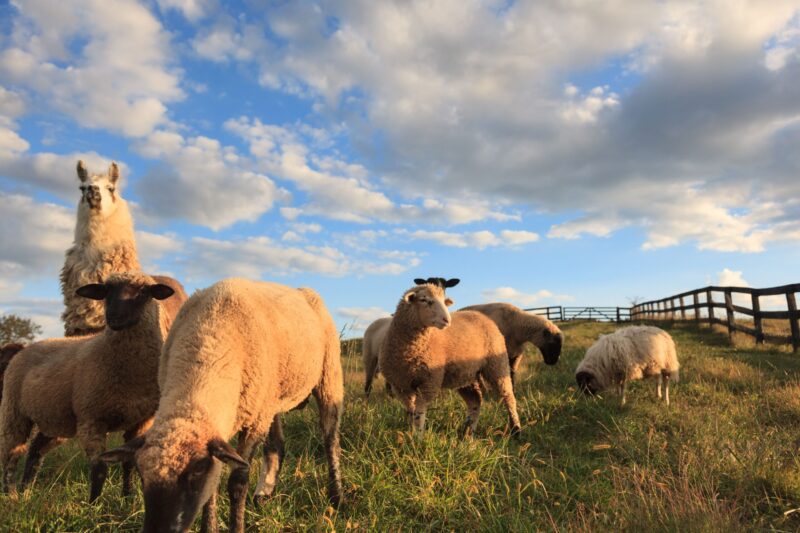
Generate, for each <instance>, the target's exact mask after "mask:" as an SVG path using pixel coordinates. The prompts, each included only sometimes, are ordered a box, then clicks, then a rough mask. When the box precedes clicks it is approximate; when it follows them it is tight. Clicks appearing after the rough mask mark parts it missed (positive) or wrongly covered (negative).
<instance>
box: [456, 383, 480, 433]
mask: <svg viewBox="0 0 800 533" xmlns="http://www.w3.org/2000/svg"><path fill="white" fill-rule="evenodd" d="M457 392H458V394H460V395H461V397H462V398H463V399H464V402H465V403H466V404H467V420H466V421H465V422H464V425H463V426H462V429H461V434H462V435H463V436H464V437H469V436H470V435H472V434H473V433H475V429H476V428H477V427H478V415H479V413H480V412H481V402H482V401H483V394H481V386H480V384H478V382H477V381H476V382H475V383H473V384H471V385H468V386H466V387H461V388H460V389H458V391H457Z"/></svg>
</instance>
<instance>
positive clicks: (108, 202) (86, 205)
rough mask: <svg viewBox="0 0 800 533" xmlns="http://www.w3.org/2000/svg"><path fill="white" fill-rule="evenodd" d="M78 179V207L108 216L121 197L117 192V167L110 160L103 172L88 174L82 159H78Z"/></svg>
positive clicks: (120, 200) (91, 212) (93, 213)
mask: <svg viewBox="0 0 800 533" xmlns="http://www.w3.org/2000/svg"><path fill="white" fill-rule="evenodd" d="M78 179H79V180H80V182H81V185H80V190H81V201H80V204H79V208H80V209H84V210H86V211H87V212H89V213H90V214H91V215H99V216H102V217H108V216H110V215H111V214H112V213H113V212H114V211H115V210H116V209H117V206H118V204H119V203H120V202H122V201H123V200H122V198H121V197H120V196H119V194H118V193H117V182H118V181H119V167H118V166H117V164H116V163H114V162H112V163H111V165H110V166H109V167H108V172H107V173H105V174H90V173H89V171H88V170H87V169H86V164H85V163H84V162H83V161H78Z"/></svg>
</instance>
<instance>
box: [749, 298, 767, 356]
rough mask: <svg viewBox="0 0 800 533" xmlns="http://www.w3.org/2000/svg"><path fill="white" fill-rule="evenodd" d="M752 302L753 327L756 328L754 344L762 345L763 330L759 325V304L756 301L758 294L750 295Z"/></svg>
mask: <svg viewBox="0 0 800 533" xmlns="http://www.w3.org/2000/svg"><path fill="white" fill-rule="evenodd" d="M750 299H751V301H752V302H753V326H755V328H756V344H764V328H763V326H762V324H761V303H760V302H759V301H758V293H757V292H755V291H753V292H751V293H750Z"/></svg>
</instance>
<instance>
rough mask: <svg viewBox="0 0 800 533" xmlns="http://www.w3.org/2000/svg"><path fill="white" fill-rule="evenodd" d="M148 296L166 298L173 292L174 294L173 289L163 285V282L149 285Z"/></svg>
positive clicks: (158, 298)
mask: <svg viewBox="0 0 800 533" xmlns="http://www.w3.org/2000/svg"><path fill="white" fill-rule="evenodd" d="M149 289H150V296H152V297H153V298H155V299H156V300H166V299H167V298H169V297H170V296H172V295H173V294H175V289H173V288H172V287H170V286H169V285H164V284H163V283H156V284H155V285H150V287H149Z"/></svg>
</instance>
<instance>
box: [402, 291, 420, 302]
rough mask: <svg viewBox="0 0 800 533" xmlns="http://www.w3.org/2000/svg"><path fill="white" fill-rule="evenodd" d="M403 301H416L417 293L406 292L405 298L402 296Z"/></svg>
mask: <svg viewBox="0 0 800 533" xmlns="http://www.w3.org/2000/svg"><path fill="white" fill-rule="evenodd" d="M403 300H405V301H406V302H407V303H410V304H411V303H414V302H416V301H417V293H416V292H407V293H406V295H405V296H403Z"/></svg>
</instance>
